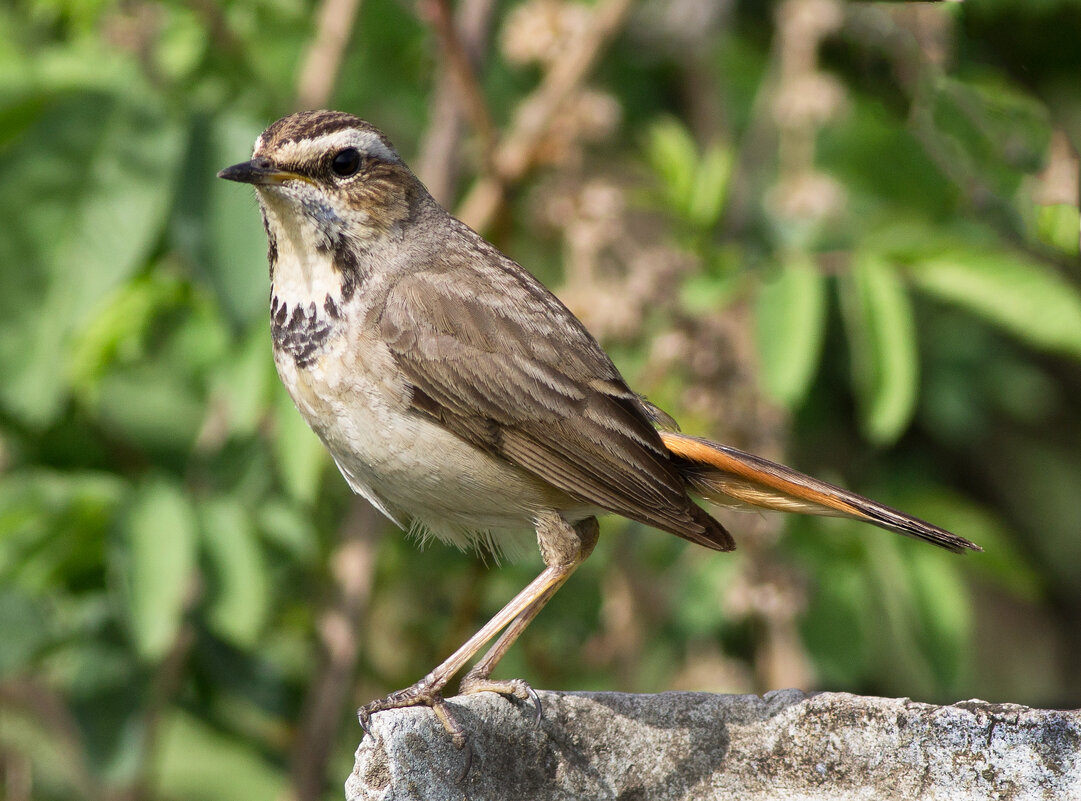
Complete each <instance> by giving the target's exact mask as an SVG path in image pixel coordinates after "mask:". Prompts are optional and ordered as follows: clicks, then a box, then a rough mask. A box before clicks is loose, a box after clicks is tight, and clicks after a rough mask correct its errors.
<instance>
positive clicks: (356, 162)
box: [330, 147, 360, 178]
mask: <svg viewBox="0 0 1081 801" xmlns="http://www.w3.org/2000/svg"><path fill="white" fill-rule="evenodd" d="M330 169H332V170H334V174H335V175H339V176H341V177H342V178H347V177H349V176H350V175H356V173H357V170H359V169H360V151H359V150H357V149H356V148H355V147H347V148H346V149H345V150H339V151H338V152H337V153H335V154H334V158H333V159H331V160H330Z"/></svg>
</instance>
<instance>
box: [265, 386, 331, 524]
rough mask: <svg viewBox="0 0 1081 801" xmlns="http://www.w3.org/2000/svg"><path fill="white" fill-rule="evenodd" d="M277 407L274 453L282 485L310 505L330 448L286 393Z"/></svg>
mask: <svg viewBox="0 0 1081 801" xmlns="http://www.w3.org/2000/svg"><path fill="white" fill-rule="evenodd" d="M276 406H277V408H276V410H275V435H274V454H275V456H276V457H277V463H278V470H279V471H280V474H281V479H282V483H284V484H285V488H286V490H287V491H288V492H289V494H290V495H291V496H292V497H293V498H295V499H296V500H299V501H303V502H304V503H310V502H312V501H313V500H315V495H316V493H317V492H318V491H319V481H320V479H321V478H322V475H323V468H324V467H325V466H326V463H327V452H326V449H325V448H324V447H323V443H322V442H320V441H319V438H318V437H317V436H316V435H315V433H314V432H313V431H312V430H311V429H310V428H309V427H308V424H307V423H305V422H304V418H302V417H301V416H300V412H298V411H297V410H296V407H295V406H293V402H292V400H290V398H289V395H288V394H287V393H286V392H285V391H284V390H282V391H279V392H278V393H277V404H276Z"/></svg>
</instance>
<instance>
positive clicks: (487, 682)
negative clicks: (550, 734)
mask: <svg viewBox="0 0 1081 801" xmlns="http://www.w3.org/2000/svg"><path fill="white" fill-rule="evenodd" d="M458 692H459V693H461V694H462V695H472V694H474V693H499V694H500V695H510V696H513V697H514V698H519V699H521V700H522V701H526V702H528V703H531V704H533V710H534V712H533V718H534V719H533V723H534V725H537V726H539V725H540V721H541V712H542V709H541V701H540V697H539V696H538V695H537V692H536V690H534V689H533V688H532V687H530V686H529V685H528V684H526V683H525V682H524V681H522V680H521V679H492V678H489V677H488V676H486V675H484V674H482V673H475V672H473V671H470V672H469V673H467V674H465V676H464V677H463V678H462V682H461V684H459V685H458Z"/></svg>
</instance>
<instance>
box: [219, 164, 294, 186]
mask: <svg viewBox="0 0 1081 801" xmlns="http://www.w3.org/2000/svg"><path fill="white" fill-rule="evenodd" d="M218 177H219V178H224V179H225V180H226V181H236V182H237V183H241V184H253V185H256V186H258V185H260V184H282V183H285V182H286V181H292V180H299V181H306V180H307V178H305V177H304V176H302V175H298V174H297V173H295V172H290V171H289V170H280V169H278V168H277V167H275V166H274V164H273V163H272V162H271V161H270V159H252V160H251V161H242V162H240V164H234V165H233V166H232V167H226V168H225V169H224V170H222V171H221V172H219V173H218Z"/></svg>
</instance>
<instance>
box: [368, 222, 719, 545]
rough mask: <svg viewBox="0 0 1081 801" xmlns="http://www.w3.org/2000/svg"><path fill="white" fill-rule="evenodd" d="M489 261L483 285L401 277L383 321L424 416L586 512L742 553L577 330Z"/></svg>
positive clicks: (480, 279)
mask: <svg viewBox="0 0 1081 801" xmlns="http://www.w3.org/2000/svg"><path fill="white" fill-rule="evenodd" d="M474 236H475V235H474ZM475 247H476V246H475ZM454 250H455V249H451V248H448V249H447V251H448V252H454ZM478 255H482V256H484V257H486V258H485V259H484V267H485V270H484V272H483V274H482V273H481V272H480V271H479V270H478V268H477V266H476V261H475V260H469V259H453V258H451V257H449V256H448V257H445V258H444V260H443V261H440V262H438V263H436V264H433V265H429V266H428V268H427V269H423V270H417V271H415V272H412V273H410V274H408V275H405V276H403V277H402V278H400V279H399V280H398V281H397V283H396V284H395V285H394V286H393V287H391V288H390V289H389V291H388V294H387V296H386V299H385V302H384V303H383V304H382V306H381V310H380V313H379V314H378V316H377V318H376V319H375V320H374V321H373V322H374V324H375V325H376V326H377V330H378V335H379V337H380V338H381V339H382V340H383V341H384V342H386V343H387V345H388V347H389V348H390V350H391V352H392V354H393V356H394V358H395V360H396V362H397V364H398V365H399V367H400V368H401V370H402V372H403V373H404V375H405V377H406V380H407V381H408V382H409V384H410V385H411V386H412V387H413V388H414V389H415V392H414V408H415V409H416V410H417V411H418V412H419V413H422V414H426V415H428V416H429V417H434V418H436V419H437V420H438V421H439V422H440V423H442V424H443V425H444V426H446V427H447V428H448V429H449V430H450V431H452V432H453V433H455V434H456V435H458V436H460V437H462V438H463V439H465V440H466V441H468V442H470V443H471V444H473V445H476V446H477V447H479V448H483V449H485V450H487V451H489V452H491V453H494V454H496V455H498V456H500V457H502V458H504V459H506V460H508V461H509V462H511V463H513V464H515V465H518V466H519V467H521V468H523V469H525V470H527V471H529V472H531V473H533V474H534V475H536V476H538V477H540V478H542V479H544V480H545V481H547V482H549V483H551V484H553V485H554V486H556V487H558V488H559V489H561V490H563V491H564V492H566V493H568V494H569V495H571V496H572V497H575V498H577V499H580V500H581V501H583V502H585V503H588V504H591V505H595V506H599V507H601V508H603V509H606V510H608V511H611V512H615V513H617V514H621V515H624V516H625V517H629V518H631V519H634V520H638V521H641V522H643V523H646V524H649V525H652V526H655V527H657V528H661V529H663V530H666V531H670V532H672V533H674V534H677V535H679V536H681V537H684V538H686V539H690V540H692V541H695V542H699V543H701V544H704V545H707V546H708V547H712V548H722V549H727V548H730V547H732V542H731V538H730V537H729V536H728V533H727V532H726V531H724V529H723V527H721V525H720V524H719V523H717V522H716V521H714V520H712V518H710V517H708V516H707V515H706V514H705V513H704V512H702V511H701V510H700V509H699V508H698V507H697V506H695V505H694V503H693V502H692V501H691V500H690V498H689V497H688V495H687V491H686V487H685V484H684V481H683V479H682V478H681V476H680V475H679V473H678V471H677V470H676V468H675V466H674V464H673V462H672V460H671V458H670V457H669V454H668V451H667V449H666V448H665V447H664V444H663V443H662V441H661V439H660V436H659V435H658V433H657V431H656V430H655V429H654V427H653V425H652V423H651V421H650V418H649V416H648V415H647V412H646V410H645V408H644V407H643V404H642V402H641V401H640V399H639V398H638V397H637V396H636V395H635V394H634V393H633V392H631V391H630V390H629V389H628V388H627V386H626V384H625V383H624V381H623V378H622V377H621V376H620V374H619V372H618V371H617V370H616V368H615V366H614V365H613V364H612V362H611V360H610V359H609V358H608V356H607V355H606V354H605V353H604V351H603V350H602V349H601V348H600V346H599V345H598V344H597V343H596V341H595V340H594V339H593V337H592V336H590V335H589V333H588V332H587V331H586V330H585V328H584V327H583V326H582V324H581V323H580V322H579V321H578V319H577V318H576V317H574V315H573V314H571V312H570V311H569V310H567V309H566V307H565V306H563V304H562V303H560V302H559V300H558V299H556V298H555V296H554V295H552V294H551V293H549V292H548V291H547V290H546V289H545V288H544V287H543V286H542V285H541V284H540V283H539V282H537V281H536V280H535V279H533V278H532V276H529V275H528V274H527V273H525V272H524V271H522V270H521V268H519V267H517V265H514V264H513V263H512V262H509V261H506V260H505V257H502V256H501V255H500V254H498V252H497V251H495V250H494V249H491V250H489V251H488V252H487V253H483V254H478ZM493 257H494V258H493ZM496 264H498V267H497V269H494V270H491V271H489V270H488V267H489V265H493V266H495V265H496Z"/></svg>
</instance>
